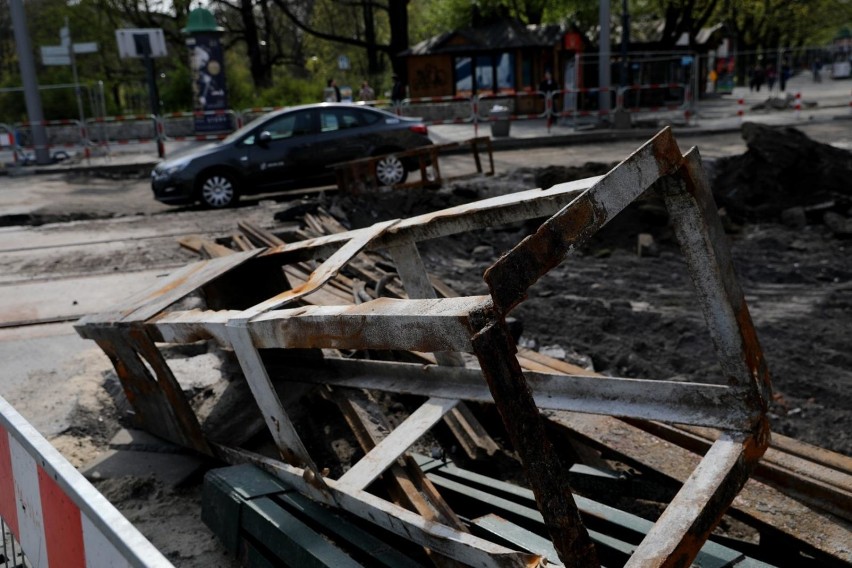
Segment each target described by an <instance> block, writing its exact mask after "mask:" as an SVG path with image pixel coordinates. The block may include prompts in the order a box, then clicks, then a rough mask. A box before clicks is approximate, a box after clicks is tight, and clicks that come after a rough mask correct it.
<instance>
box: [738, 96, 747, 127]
mask: <svg viewBox="0 0 852 568" xmlns="http://www.w3.org/2000/svg"><path fill="white" fill-rule="evenodd" d="M737 117H738V118H739V119H740V124H742V123H743V121H744V120H745V99H744V98H742V97H740V98H738V99H737Z"/></svg>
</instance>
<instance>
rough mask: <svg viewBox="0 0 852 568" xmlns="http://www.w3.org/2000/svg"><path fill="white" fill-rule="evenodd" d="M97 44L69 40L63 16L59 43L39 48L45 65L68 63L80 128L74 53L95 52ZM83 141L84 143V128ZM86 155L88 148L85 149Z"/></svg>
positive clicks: (80, 104) (83, 117)
mask: <svg viewBox="0 0 852 568" xmlns="http://www.w3.org/2000/svg"><path fill="white" fill-rule="evenodd" d="M97 51H98V44H97V43H96V42H93V41H90V42H86V43H72V42H71V28H70V27H69V26H68V18H65V26H63V27H62V28H61V29H60V30H59V45H45V46H43V47H42V48H41V62H42V63H43V64H45V65H70V66H71V73H72V74H73V77H74V93H75V95H76V96H77V111H78V112H79V113H80V128H81V129H83V128H85V126H84V124H85V123H86V115H85V114H84V112H83V97H82V96H81V94H80V81H79V79H78V77H77V60H76V58H75V55H78V54H81V53H97ZM81 134H83V136H82V137H83V143H84V144H85V143H86V138H87V137H86V136H85V130H83V131H81ZM86 156H88V148H87V149H86Z"/></svg>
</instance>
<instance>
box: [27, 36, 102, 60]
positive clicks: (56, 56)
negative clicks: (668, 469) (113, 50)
mask: <svg viewBox="0 0 852 568" xmlns="http://www.w3.org/2000/svg"><path fill="white" fill-rule="evenodd" d="M72 47H73V49H74V53H75V54H80V53H97V51H98V44H97V42H94V41H90V42H86V43H75V44H73V46H72ZM41 62H42V63H43V64H44V65H71V56H70V54H69V53H68V46H67V45H44V46H42V48H41Z"/></svg>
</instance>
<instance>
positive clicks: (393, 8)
mask: <svg viewBox="0 0 852 568" xmlns="http://www.w3.org/2000/svg"><path fill="white" fill-rule="evenodd" d="M388 19H389V20H390V29H391V39H390V49H389V50H388V52H389V54H390V58H391V64H392V65H393V70H394V72H395V73H396V74H397V75H399V77H400V78H401V79H402V80H403V82H405V83H408V72H407V71H408V70H407V69H406V68H405V64H404V62H403V60H402V59H401V58H400V57H399V54H400V53H402V52H403V51H405V50H406V49H408V47H409V45H408V0H389V2H388Z"/></svg>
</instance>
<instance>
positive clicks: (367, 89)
mask: <svg viewBox="0 0 852 568" xmlns="http://www.w3.org/2000/svg"><path fill="white" fill-rule="evenodd" d="M358 100H359V101H364V102H369V101H374V100H376V92H375V91H374V90H373V88H372V87H371V86H370V84H369V83H367V81H364V82H362V83H361V90H359V91H358Z"/></svg>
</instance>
